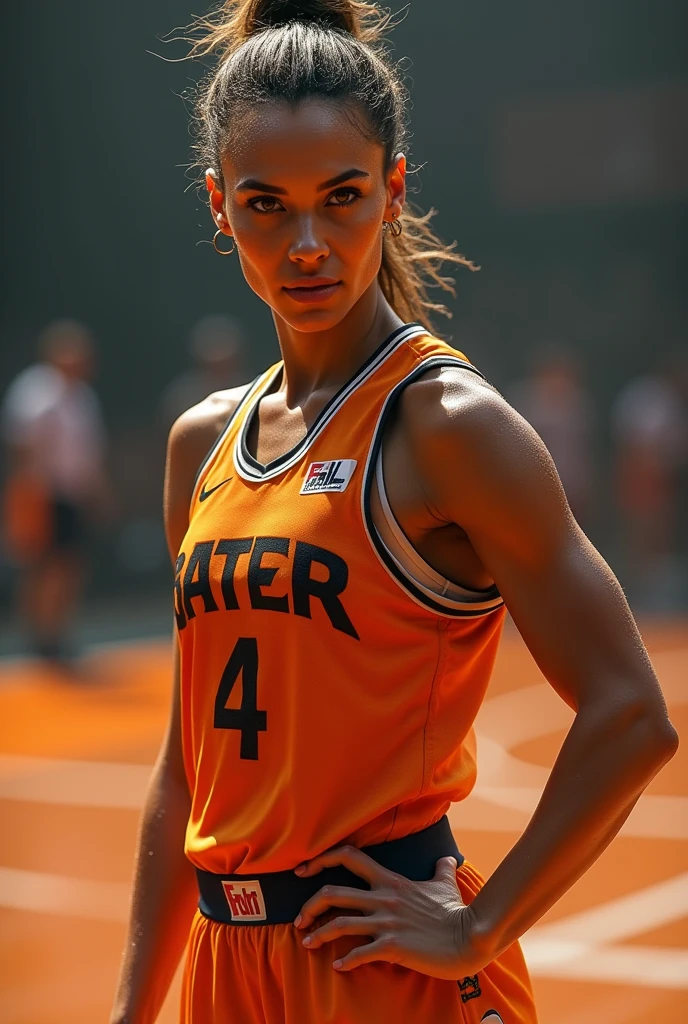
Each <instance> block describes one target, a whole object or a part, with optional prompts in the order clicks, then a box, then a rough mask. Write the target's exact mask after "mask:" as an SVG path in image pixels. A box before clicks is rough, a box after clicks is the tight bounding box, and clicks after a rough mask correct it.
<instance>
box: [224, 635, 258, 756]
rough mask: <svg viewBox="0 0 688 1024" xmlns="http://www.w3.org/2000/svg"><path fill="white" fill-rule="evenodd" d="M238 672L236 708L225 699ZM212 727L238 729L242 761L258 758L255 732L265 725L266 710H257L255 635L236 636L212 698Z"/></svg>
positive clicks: (256, 733)
mask: <svg viewBox="0 0 688 1024" xmlns="http://www.w3.org/2000/svg"><path fill="white" fill-rule="evenodd" d="M239 673H241V683H242V696H241V707H240V708H228V707H227V701H228V700H229V695H230V693H231V692H232V690H233V689H234V684H235V683H236V681H237V679H238V678H239ZM213 724H214V726H215V728H216V729H238V730H239V731H240V732H241V747H240V754H239V756H240V757H241V758H242V760H244V761H257V760H258V733H259V732H265V730H266V729H267V727H268V713H267V711H259V710H258V641H257V640H256V638H255V637H245V636H244V637H239V639H238V640H237V642H236V646H235V647H234V650H233V651H232V653H231V655H230V658H229V661H228V662H227V665H226V667H225V670H224V672H223V673H222V679H221V680H220V685H219V687H218V690H217V696H216V698H215V720H214V723H213Z"/></svg>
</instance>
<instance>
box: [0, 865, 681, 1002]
mask: <svg viewBox="0 0 688 1024" xmlns="http://www.w3.org/2000/svg"><path fill="white" fill-rule="evenodd" d="M651 888H652V890H656V889H657V888H658V887H656V886H653V887H651ZM129 889H130V887H129V885H126V884H124V883H121V882H94V881H87V880H84V879H77V878H67V877H65V876H62V875H50V874H44V873H42V872H38V871H20V870H18V869H16V868H0V906H3V907H9V908H12V909H15V910H22V911H27V910H29V911H34V912H36V913H42V914H57V915H60V916H64V917H76V918H81V919H90V920H98V921H111V922H122V921H125V920H126V919H127V917H128V909H129ZM638 895H640V896H642V895H643V894H638ZM668 895H669V889H668V888H667V890H666V892H665V896H668ZM618 903H619V901H616V900H615V901H612V902H611V904H610V905H609V906H610V907H611V908H614V909H612V911H611V912H616V911H615V905H616V904H618ZM604 910H605V908H598V909H597V911H596V912H597V913H599V914H601V913H603V912H604ZM591 913H595V911H593V912H591ZM581 917H582V915H573V917H572V918H571V921H572V924H573V930H574V931H577V930H578V928H579V925H580V920H579V919H580V918H581ZM641 924H642V928H643V930H645V926H646V922H645V921H642V922H641ZM566 927H567V920H564V921H559V922H557V923H556V925H552V926H547V927H543V928H534V929H533V930H532V931H531V932H529V933H528V934H527V935H525V936H524V938H523V939H522V945H523V950H524V953H525V955H526V959H527V961H528V967H529V970H530V971H531V973H532V974H533V976H534V977H547V978H567V979H580V980H594V981H603V982H607V983H620V984H634V985H641V986H644V987H650V988H666V989H685V988H688V952H686V951H684V950H677V949H669V948H658V947H654V946H647V947H646V946H626V947H624V946H606V947H605V946H596V945H594V944H592V943H586V942H581V941H576V940H575V939H573V938H568V939H567V938H557V937H555V936H553V935H550V934H546V933H547V932H548V928H552V929H555V928H559V930H560V931H561V932H564V931H565V929H566ZM629 930H630V929H629V928H628V927H627V928H626V931H629Z"/></svg>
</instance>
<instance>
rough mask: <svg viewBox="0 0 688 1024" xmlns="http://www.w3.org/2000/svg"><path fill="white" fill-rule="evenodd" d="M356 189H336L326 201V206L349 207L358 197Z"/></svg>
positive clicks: (358, 193)
mask: <svg viewBox="0 0 688 1024" xmlns="http://www.w3.org/2000/svg"><path fill="white" fill-rule="evenodd" d="M360 195H361V193H360V192H359V190H358V189H357V188H338V189H337V191H336V192H333V193H332V195H331V196H330V198H329V199H328V201H327V205H328V206H351V204H352V203H354V202H356V200H357V199H358V198H359V197H360Z"/></svg>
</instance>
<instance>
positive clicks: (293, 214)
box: [206, 100, 406, 331]
mask: <svg viewBox="0 0 688 1024" xmlns="http://www.w3.org/2000/svg"><path fill="white" fill-rule="evenodd" d="M356 122H357V118H356V117H355V116H354V117H352V111H351V109H349V108H347V107H346V106H345V105H344V104H342V103H335V102H333V101H329V100H304V101H303V102H301V103H299V104H297V105H296V106H293V105H290V104H287V103H284V102H281V101H274V102H270V103H265V104H261V105H256V107H254V108H253V109H251V110H250V111H248V112H247V113H246V114H245V115H244V116H243V117H242V119H241V122H240V128H239V129H238V130H236V129H235V130H234V131H233V138H232V144H231V147H230V149H229V151H228V152H227V153H226V155H225V156H224V158H223V161H222V180H220V177H219V175H218V174H217V173H216V172H215V171H214V170H213V169H209V171H208V173H207V176H206V184H207V187H208V191H209V193H210V204H211V210H212V213H213V218H214V220H215V222H216V224H217V226H218V227H219V228H220V229H221V230H222V231H223V232H224V234H226V235H229V236H232V237H233V238H234V240H235V243H236V247H237V250H238V254H239V259H240V260H241V266H242V269H243V272H244V275H245V277H246V280H247V281H248V283H249V285H250V286H251V288H252V289H253V290H254V292H256V294H257V295H259V296H260V297H261V299H263V300H264V301H265V302H267V304H268V305H269V306H271V308H272V309H273V310H274V312H275V313H276V314H277V315H278V316H280V317H281V318H282V319H283V320H285V321H286V322H287V323H288V324H289V325H290V326H291V327H292V328H294V329H295V330H298V331H323V330H327V329H328V328H330V327H333V326H335V325H336V324H338V323H339V322H340V321H341V320H342V319H343V318H344V317H345V316H346V314H347V313H348V312H349V310H351V308H352V307H353V306H354V305H355V304H356V302H357V301H358V299H360V298H361V296H362V295H363V293H364V292H366V291H367V290H368V288H370V286H371V285H372V284H373V282H374V281H375V280H376V278H377V275H378V272H379V270H380V263H381V259H382V231H383V222H384V221H393V220H394V219H396V217H398V216H399V214H400V213H401V210H402V207H403V203H404V198H405V186H404V178H405V173H406V161H405V159H404V157H403V156H399V157H397V158H396V160H395V161H394V164H393V166H392V167H391V168H388V167H385V159H384V151H383V148H382V146H381V145H379V144H378V143H376V142H372V141H370V139H367V138H366V137H365V135H364V134H363V132H362V130H361V128H360V127H359V126H358V125H357V123H356Z"/></svg>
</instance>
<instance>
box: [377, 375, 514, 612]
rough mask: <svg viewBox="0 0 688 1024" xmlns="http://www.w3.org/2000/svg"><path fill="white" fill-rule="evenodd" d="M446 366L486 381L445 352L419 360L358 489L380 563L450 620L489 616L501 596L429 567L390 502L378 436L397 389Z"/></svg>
mask: <svg viewBox="0 0 688 1024" xmlns="http://www.w3.org/2000/svg"><path fill="white" fill-rule="evenodd" d="M445 366H458V367H461V368H462V369H466V370H469V371H471V372H472V373H475V374H477V375H478V376H479V377H481V378H482V379H483V380H484V379H485V378H484V377H483V375H482V373H480V371H479V370H477V369H476V368H475V367H474V366H473V365H472V364H471V363H468V362H466V361H464V360H462V359H458V358H457V359H451V358H448V357H447V356H433V357H430V358H429V359H426V360H424V361H423V362H422V363H420V364H419V365H418V366H417V367H416V368H415V369H414V370H413V371H412V372H411V373H410V374H409V375H408V376H407V377H405V378H404V379H403V380H402V381H400V382H399V384H397V385H396V387H395V388H393V390H392V391H391V392H390V394H389V395H388V396H387V399H386V401H385V404H384V406H383V408H382V411H381V413H380V416H379V418H378V422H377V424H376V427H375V431H374V433H373V440H372V443H371V446H370V451H369V454H368V460H367V462H366V467H365V474H364V480H363V488H362V506H363V508H362V511H363V522H364V525H365V529H366V533H367V534H368V539H369V541H370V543H371V545H372V547H373V549H374V551H375V553H376V554H377V556H378V558H379V559H380V561H381V562H382V564H383V566H384V567H385V569H386V570H387V572H388V573H389V574H390V576H391V577H392V578H393V579H394V580H395V582H396V583H397V584H398V585H399V586H400V587H401V589H402V590H404V591H405V593H406V594H408V596H409V597H411V598H412V599H413V600H414V601H415V602H416V603H417V604H420V605H422V606H423V607H424V608H429V609H431V610H432V611H434V612H436V613H437V614H439V615H442V616H449V617H453V618H465V617H471V618H474V617H477V616H480V615H489V614H491V613H492V612H493V611H497V609H499V608H501V607H503V605H504V600H503V598H502V596H501V595H500V593H499V591H498V589H497V587H496V586H494V585H493V586H492V587H489V588H488V589H486V590H472V589H470V588H468V587H464V586H461V585H460V584H458V583H454V582H453V581H452V580H448V579H446V578H445V577H443V576H442V575H441V574H440V573H438V572H437V571H436V570H435V569H433V568H432V566H431V565H429V564H428V563H427V562H426V561H425V559H423V558H422V556H421V555H420V554H419V553H418V552H417V551H416V549H415V548H414V547H413V545H412V544H411V543H410V542H409V540H408V538H407V537H406V535H405V534H404V532H403V530H402V529H401V527H400V525H399V523H398V522H397V520H396V517H395V516H394V512H393V511H392V507H391V505H390V504H389V499H388V497H387V492H386V489H385V483H384V473H383V465H382V436H383V433H384V427H385V424H386V422H387V420H388V418H389V415H390V414H391V412H392V410H393V408H394V406H395V404H396V401H397V400H398V398H399V396H400V394H401V392H402V391H403V390H404V389H405V388H406V387H408V385H409V384H412V383H413V381H415V380H417V379H418V377H420V376H422V375H423V374H424V373H426V372H427V371H428V370H432V369H435V368H440V367H445ZM374 480H375V482H376V483H377V488H378V497H379V499H380V505H381V507H382V513H383V518H384V520H385V527H386V529H385V533H386V536H385V537H382V536H381V535H380V532H379V530H378V528H377V526H376V525H375V523H374V521H373V516H372V509H371V503H370V496H371V491H372V486H373V481H374Z"/></svg>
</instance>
